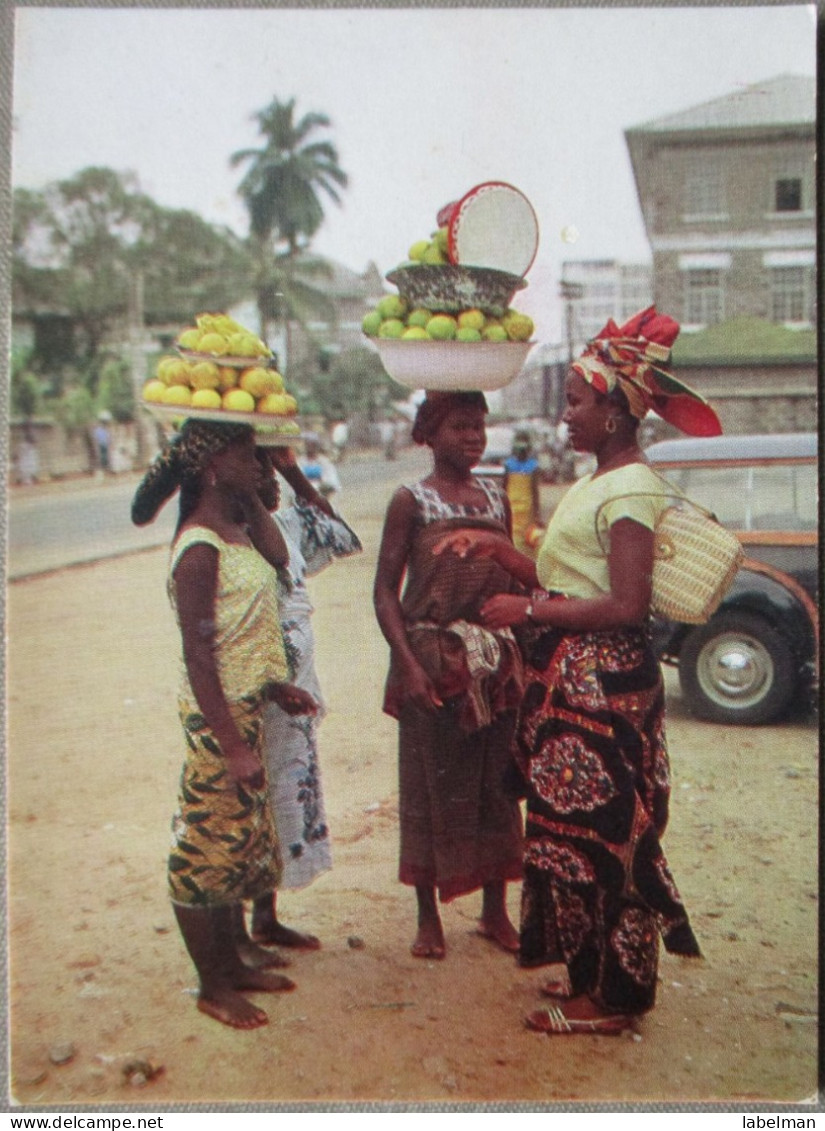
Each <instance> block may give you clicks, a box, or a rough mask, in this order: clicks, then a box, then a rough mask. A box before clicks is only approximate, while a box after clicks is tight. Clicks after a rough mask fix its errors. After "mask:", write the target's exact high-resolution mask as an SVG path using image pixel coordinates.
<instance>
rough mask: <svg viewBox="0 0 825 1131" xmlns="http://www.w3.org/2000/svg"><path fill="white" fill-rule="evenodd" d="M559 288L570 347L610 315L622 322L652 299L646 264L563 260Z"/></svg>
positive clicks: (577, 345)
mask: <svg viewBox="0 0 825 1131" xmlns="http://www.w3.org/2000/svg"><path fill="white" fill-rule="evenodd" d="M561 291H562V298H563V299H564V296H565V294H569V295H571V296H573V297H571V298H570V300H569V302H568V304H567V309H566V312H565V321H566V322H567V323H568V324H567V327H566V331H567V333H566V336H567V338H568V341H569V343H570V344H571V345H572V347H573V349H574V350H578V349H580V348H581V347H582V346H583V345H584V343H585V342H586V341H588V339H589V338H592V337H594V336H595V335H596V334H598V332H599V330H601V328H602V327H603V326H604V324H605V323H606V322H607V320H608V318H613V319H615V320H617V321H618V322H622V321H624V320H625V319H627V318H630V316H631V315H632V314H635V313H636V311H637V310H643V309H644V308H645V307H646V306H650V304H651V302H653V269H652V267H651V266H650V264H649V263H620V262H619V261H618V260H616V259H583V260H579V261H577V260H565V261H564V262H563V263H562V265H561Z"/></svg>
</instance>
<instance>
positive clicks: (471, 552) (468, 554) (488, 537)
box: [433, 529, 508, 559]
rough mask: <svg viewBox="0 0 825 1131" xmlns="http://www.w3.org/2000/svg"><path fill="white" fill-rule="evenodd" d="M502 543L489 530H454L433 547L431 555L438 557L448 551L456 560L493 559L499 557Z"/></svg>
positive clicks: (499, 538)
mask: <svg viewBox="0 0 825 1131" xmlns="http://www.w3.org/2000/svg"><path fill="white" fill-rule="evenodd" d="M502 544H504V545H507V544H508V543H503V540H502V538H501V537H500V536H499V535H498V534H493V533H492V532H491V531H489V530H471V529H468V530H454V531H452V532H451V533H450V534H445V535H444V537H443V538H440V539H439V540H438V542H436V544H435V545H434V546H433V554H434V555H435V556H438V555H439V554H443V553H445V552H446V551H450V552H451V553H453V554H455V555H456V557H458V558H493V559H496V558H498V556H499V551H500V550H501V547H502Z"/></svg>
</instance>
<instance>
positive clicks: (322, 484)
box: [298, 432, 341, 499]
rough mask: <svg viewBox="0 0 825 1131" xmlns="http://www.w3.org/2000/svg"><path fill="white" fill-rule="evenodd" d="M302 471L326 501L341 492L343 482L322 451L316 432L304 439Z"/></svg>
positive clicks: (300, 462) (333, 465)
mask: <svg viewBox="0 0 825 1131" xmlns="http://www.w3.org/2000/svg"><path fill="white" fill-rule="evenodd" d="M298 462H299V464H300V468H301V471H303V473H304V475H305V476H306V477H307V479H308V480H309V481H310V483H311V484H312V486H313V487H314V488H315V490H316V491H318V492H319V493H320V494H321V495H323V496H324V498H325V499H330V498H332V496H333V495H337V494H338V492H339V491H340V490H341V480H340V478H339V475H338V472H337V471H336V469H335V464H334V463H333V462H332V460H331V459H330V458H329V456H325V455H324V453H323V451H322V450H321V439H320V437H319V436H317V435H316V434H315V433H314V432H309V433H307V435H306V436H305V437H304V454H303V456H302V457H301V458H300V460H299V461H298Z"/></svg>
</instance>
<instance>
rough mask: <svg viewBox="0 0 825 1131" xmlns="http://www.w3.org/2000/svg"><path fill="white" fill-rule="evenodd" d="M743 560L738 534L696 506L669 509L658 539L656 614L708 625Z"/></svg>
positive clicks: (655, 555)
mask: <svg viewBox="0 0 825 1131" xmlns="http://www.w3.org/2000/svg"><path fill="white" fill-rule="evenodd" d="M743 558H744V551H743V549H742V545H741V543H740V541H739V539H738V538H737V537H736V535H735V534H732V533H731V532H730V531H729V530H726V529H725V527H724V526H721V525H720V524H719V523H718V522H717V521H716V520H715V519H714V518H713V517H712V516H710V515H708V514H706V513H705V512H704V511H702V510H700V509H698V508H697V507H696V505H695V504H692V503H691V504H688V505H685V502H681V503H677V504H676V505H674V506H672V507H668V508H667V510H666V511H665V512H664V513H663V514H662V517H661V518H660V519H659V522H658V523H657V525H656V531H655V535H654V549H653V589H652V593H651V608H652V610H653V612H654V613H657V614H658V615H659V616H662V617H667V618H668V619H670V620H676V621H683V622H684V623H685V624H704V623H705V621H707V620H708V619H709V618H710V617H711V616H713V614H714V613H715V612H716V610H717V608H718V607H719V604H720V602H721V600H722V598H723V597H724V596H725V594H726V593H727V591H728V589H730V587H731V585H732V584H733V579H734V577H735V576H736V572H737V570H738V569H739V566H740V565H741V563H742V559H743Z"/></svg>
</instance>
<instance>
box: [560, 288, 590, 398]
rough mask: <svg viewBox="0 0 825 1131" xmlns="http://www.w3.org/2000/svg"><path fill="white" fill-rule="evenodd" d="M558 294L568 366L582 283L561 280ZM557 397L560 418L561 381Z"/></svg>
mask: <svg viewBox="0 0 825 1131" xmlns="http://www.w3.org/2000/svg"><path fill="white" fill-rule="evenodd" d="M559 294H560V296H561V298H562V299H563V300H564V325H565V331H566V336H567V364H568V366H569V365H570V363H571V362H572V361H573V358H574V357H575V352H576V335H575V306H574V303H576V302H578V301H579V300H580V299H581V298H582V297H583V296H584V285H583V284H582V283H571V282H570V281H569V280H567V279H562V281H561V288H560V291H559ZM558 397H559V400H558V411H559V416H561V414H562V412H563V411H564V382H563V380H560V381H559V386H558Z"/></svg>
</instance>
